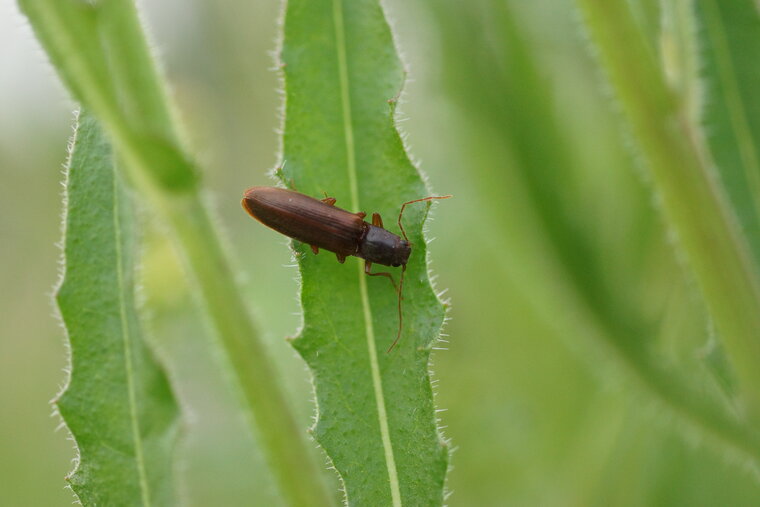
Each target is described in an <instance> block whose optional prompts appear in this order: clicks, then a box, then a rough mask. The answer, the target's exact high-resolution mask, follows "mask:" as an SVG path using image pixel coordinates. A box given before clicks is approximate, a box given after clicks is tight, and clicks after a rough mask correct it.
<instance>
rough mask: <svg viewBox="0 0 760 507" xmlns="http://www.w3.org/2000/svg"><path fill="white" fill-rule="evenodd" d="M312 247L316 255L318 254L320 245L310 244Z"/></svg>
mask: <svg viewBox="0 0 760 507" xmlns="http://www.w3.org/2000/svg"><path fill="white" fill-rule="evenodd" d="M309 246H310V247H311V251H312V252H314V255H317V254H318V253H319V247H318V246H317V245H309Z"/></svg>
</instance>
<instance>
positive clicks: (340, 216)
mask: <svg viewBox="0 0 760 507" xmlns="http://www.w3.org/2000/svg"><path fill="white" fill-rule="evenodd" d="M449 197H451V196H450V195H444V196H433V197H423V198H422V199H415V200H413V201H408V202H405V203H404V204H402V205H401V210H400V211H399V214H398V226H399V229H400V230H401V234H402V235H403V236H404V237H403V239H402V238H401V237H399V236H397V235H395V234H393V233H392V232H389V231H387V230H385V229H384V228H383V219H382V218H381V217H380V214H379V213H373V214H372V223H371V224H370V223H368V222H365V221H364V217H366V216H367V214H366V213H364V212H363V211H360V212H358V213H351V212H350V211H346V210H344V209H341V208H338V207H337V206H335V202H336V200H335V198H333V197H325V198H324V199H321V200H320V199H315V198H313V197H309V196H308V195H304V194H301V193H299V192H296V191H293V190H287V189H284V188H276V187H252V188H249V189H248V190H246V192H245V195H244V197H243V201H242V204H243V208H245V210H246V211H247V212H248V213H249V214H250V215H251V216H252V217H253V218H255V219H256V220H258V221H259V222H261V223H262V224H264V225H266V226H267V227H270V228H272V229H274V230H275V231H277V232H279V233H282V234H284V235H286V236H289V237H291V238H293V239H296V240H298V241H301V242H302V243H306V244H308V245H310V246H311V250H312V252H314V253H315V254H317V253H319V249H320V248H322V249H324V250H327V251H330V252H333V253H334V254H335V255H336V256H337V257H338V262H340V263H341V264H342V263H343V262H345V261H346V257H347V256H349V255H354V256H356V257H360V258H362V259H364V272H365V273H366V274H367V275H370V276H385V277H387V278H388V279H389V280H390V281H391V283H392V284H393V288H394V289H396V292H397V293H398V334H397V335H396V339H395V340H394V341H393V343H392V344H391V346H390V347H389V348H388V352H390V351H391V350H393V347H395V346H396V344H397V343H398V341H399V339H400V338H401V328H402V320H403V314H402V312H401V301H402V299H403V297H402V294H401V291H402V289H403V286H404V273H405V272H406V264H407V262H408V260H409V255H410V254H411V253H412V245H411V243H410V242H409V238H408V237H407V236H406V231H405V230H404V226H403V224H402V223H401V217H402V215H403V214H404V208H406V206H407V205H408V204H413V203H415V202H421V201H430V200H433V199H448V198H449ZM373 263H374V264H381V265H383V266H393V267H398V266H401V278H400V280H399V285H398V287H397V286H396V282H395V281H394V280H393V275H391V274H390V273H388V272H380V273H372V272H371V269H372V264H373Z"/></svg>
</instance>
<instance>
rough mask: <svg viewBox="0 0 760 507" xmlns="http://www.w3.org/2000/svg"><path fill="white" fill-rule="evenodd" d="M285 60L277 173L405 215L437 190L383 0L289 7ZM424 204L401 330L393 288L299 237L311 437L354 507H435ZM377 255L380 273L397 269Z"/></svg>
mask: <svg viewBox="0 0 760 507" xmlns="http://www.w3.org/2000/svg"><path fill="white" fill-rule="evenodd" d="M281 58H282V63H283V65H284V73H285V87H286V108H285V118H286V119H285V131H284V139H283V145H284V150H283V157H284V161H285V162H286V163H285V166H284V168H283V169H282V170H281V171H279V175H280V177H281V178H282V180H283V182H285V183H286V184H291V183H292V184H293V185H295V187H296V188H297V189H298V191H300V192H303V193H306V194H309V195H312V196H316V197H322V196H323V195H324V193H327V194H328V195H330V196H332V197H335V198H336V199H337V201H338V202H337V206H339V207H343V208H345V209H347V210H349V211H352V212H359V211H365V212H367V213H368V214H371V213H373V212H378V213H380V214H381V216H382V217H383V218H384V222H385V227H386V228H388V229H389V230H390V231H391V232H393V233H396V234H400V231H399V229H398V227H397V226H396V223H395V222H396V219H397V217H398V213H399V208H400V206H401V204H402V203H403V202H405V201H409V200H412V199H416V198H420V197H424V196H427V195H430V192H429V191H428V190H427V189H426V187H425V185H424V183H423V181H422V179H421V177H420V174H419V172H418V171H417V170H416V168H415V167H414V166H413V165H412V163H411V162H410V160H409V157H408V156H407V153H406V151H405V149H404V144H403V142H402V140H401V137H400V136H399V133H398V131H397V130H396V128H395V126H394V108H395V103H396V99H397V97H398V94H399V93H400V90H401V87H402V85H403V82H404V77H405V73H404V71H403V69H402V67H401V64H400V62H399V59H398V56H397V54H396V49H395V47H394V44H393V39H392V36H391V32H390V29H389V26H388V24H387V22H386V20H385V17H384V15H383V12H382V10H381V8H380V5H379V4H378V2H377V1H376V0H361V1H350V2H343V1H341V0H334V1H333V0H320V1H304V0H294V1H290V2H288V4H287V10H286V13H285V23H284V41H283V48H282V55H281ZM426 213H427V205H426V204H424V203H421V204H415V205H412V206H409V207H407V210H406V211H405V213H404V228H405V230H406V231H407V234H408V235H409V239H410V241H411V243H412V245H413V250H412V255H411V257H410V259H409V264H408V267H407V271H406V278H405V282H404V301H403V315H404V317H403V323H404V325H403V333H402V336H401V340H400V342H399V344H398V346H397V347H396V348H395V349H394V350H393V351H391V352H390V353H388V352H386V351H387V349H388V347H389V346H390V345H391V343H392V342H393V341H394V339H395V338H396V332H397V326H398V322H399V321H398V319H399V316H398V312H397V299H396V292H395V291H394V290H393V288H392V287H391V284H390V283H388V280H386V279H385V278H383V277H372V278H371V277H368V276H366V275H365V274H364V264H363V262H362V261H361V260H359V259H357V258H354V257H350V258H349V259H348V260H346V263H345V264H344V265H341V264H339V263H338V262H336V259H335V257H334V256H333V255H332V254H330V253H329V252H324V251H322V252H320V253H319V254H318V255H316V256H315V255H313V254H312V252H311V250H310V248H309V246H308V245H303V244H298V243H296V244H295V245H294V248H295V251H296V255H297V257H298V262H299V266H300V272H301V277H302V292H301V302H302V305H303V311H304V323H303V329H302V331H301V334H300V336H299V337H298V338H297V339H296V340H295V341H294V342H293V345H294V346H295V348H296V349H297V350H298V352H299V353H300V354H301V355H302V356H303V358H304V359H305V360H306V362H307V363H308V364H309V367H310V368H311V370H312V372H313V375H314V384H315V388H316V396H317V404H318V419H317V423H316V426H315V428H314V435H315V437H316V439H317V441H318V442H319V443H320V445H321V446H322V447H323V448H324V449H325V451H326V452H327V454H328V456H329V457H330V459H331V460H332V462H333V464H334V466H335V468H336V470H337V471H338V473H339V474H340V477H341V479H342V481H343V484H344V487H345V493H346V497H347V501H348V503H349V504H352V505H389V504H393V505H401V504H402V503H403V504H409V505H440V504H441V503H442V502H443V486H444V478H445V474H446V468H447V462H448V449H447V446H446V444H445V443H444V442H443V441H442V439H441V436H440V434H439V432H438V429H437V427H436V420H435V412H434V404H433V392H432V388H431V384H430V376H429V371H428V366H429V358H430V352H431V350H432V346H433V343H434V342H435V340H436V339H437V337H438V333H439V331H440V327H441V324H442V322H443V314H444V308H443V305H442V304H441V302H440V301H439V300H438V298H437V297H436V295H435V293H434V292H433V289H432V287H431V284H430V280H429V278H428V270H427V259H426V244H425V239H424V237H423V234H422V223H423V221H424V219H425V217H426ZM377 268H383V267H382V266H375V268H373V269H375V270H376V271H396V273H394V277H395V278H396V280H397V281H398V276H399V275H400V270H398V269H394V268H387V269H377Z"/></svg>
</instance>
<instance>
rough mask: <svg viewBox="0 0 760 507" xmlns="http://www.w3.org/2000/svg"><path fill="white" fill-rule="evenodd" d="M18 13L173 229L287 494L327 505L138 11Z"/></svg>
mask: <svg viewBox="0 0 760 507" xmlns="http://www.w3.org/2000/svg"><path fill="white" fill-rule="evenodd" d="M19 5H20V6H21V8H22V10H23V11H24V12H25V13H26V15H27V16H28V17H29V21H30V22H31V24H32V27H33V28H34V30H35V33H36V34H37V36H38V37H39V39H40V41H41V42H42V44H43V46H44V47H45V49H46V51H47V53H48V55H49V56H50V59H51V61H52V63H53V65H54V66H55V67H56V70H57V71H58V72H59V74H60V75H61V77H62V79H63V80H64V82H66V84H67V85H68V86H69V88H70V89H71V91H72V93H73V94H74V95H75V98H77V99H78V100H80V101H81V102H82V104H83V105H84V106H85V108H87V109H88V110H90V111H92V113H93V114H94V115H96V116H97V118H98V119H99V121H100V122H101V125H102V126H103V129H104V130H105V131H106V132H107V133H108V135H109V139H110V140H111V141H112V142H113V144H114V147H115V148H116V149H117V151H118V154H119V156H120V159H123V160H124V168H125V169H127V171H124V172H125V173H127V174H128V176H129V179H130V180H131V181H130V182H131V183H132V184H133V186H134V187H135V188H136V190H137V191H138V194H139V196H140V197H142V198H144V199H145V200H146V201H148V202H149V203H150V205H151V206H152V208H153V210H155V211H156V213H157V215H159V216H160V218H162V219H163V220H164V221H165V222H166V223H167V224H168V226H169V229H170V230H171V232H172V234H171V238H172V239H173V240H174V241H175V244H176V246H177V248H178V250H179V251H180V252H181V253H182V257H183V259H184V260H185V262H186V268H187V270H188V273H189V275H190V276H189V278H190V279H191V280H192V281H194V282H196V283H197V285H196V286H195V287H196V289H197V293H198V300H199V301H200V303H201V305H202V307H203V310H204V311H205V312H206V314H207V315H208V317H209V320H210V321H211V323H212V325H213V329H214V331H216V334H217V336H218V338H219V340H218V341H217V342H215V343H216V344H217V346H218V347H219V349H220V352H221V354H223V355H224V357H226V358H227V359H228V360H229V361H228V363H227V364H228V365H229V369H230V370H231V372H232V376H233V377H234V379H235V381H236V384H237V387H239V394H240V395H241V402H242V411H243V412H244V414H245V416H246V420H247V422H249V424H251V426H252V427H253V429H255V430H258V431H257V432H258V437H259V442H260V444H261V446H262V448H263V451H264V453H265V455H266V457H267V461H268V464H269V465H270V467H271V468H272V470H273V472H274V475H275V477H276V478H277V481H278V485H279V488H280V492H281V493H282V494H283V496H284V497H285V498H286V500H287V501H288V502H290V503H291V504H293V505H328V504H329V503H330V496H329V494H328V493H327V492H326V490H325V487H324V485H323V484H322V482H321V479H320V472H319V468H318V465H317V464H316V460H315V459H314V458H315V456H314V454H315V452H314V451H313V450H312V449H310V448H309V446H308V445H307V444H306V442H305V441H304V438H303V436H302V432H301V431H299V428H298V424H297V422H296V420H295V418H294V417H293V415H292V413H291V410H290V407H289V406H288V404H287V401H286V399H285V397H284V395H283V392H282V390H281V389H280V386H279V382H278V376H277V374H276V372H275V371H274V370H275V369H274V367H273V366H272V362H271V361H270V360H269V358H268V356H267V353H266V350H265V348H264V345H263V344H262V343H261V341H260V340H259V338H258V333H257V330H256V328H255V327H254V324H253V321H252V320H251V317H250V315H249V314H248V308H247V307H246V304H245V302H244V301H243V300H242V298H241V296H240V293H239V290H238V287H237V284H236V283H235V280H234V278H233V271H232V268H231V267H230V265H229V262H228V260H227V257H226V252H225V249H224V248H223V247H222V245H221V243H220V242H219V240H218V234H217V231H216V228H215V226H214V224H213V222H212V220H211V217H210V215H209V213H208V211H207V209H206V206H205V204H204V202H203V200H202V197H201V190H200V188H199V182H200V179H199V178H198V172H197V171H196V167H195V164H194V161H193V160H192V156H191V155H190V154H189V153H188V152H187V150H186V149H185V147H184V146H183V144H182V142H181V140H182V136H181V132H182V129H181V128H180V126H179V125H178V124H177V123H176V119H175V118H174V116H173V115H172V108H171V105H170V102H169V100H168V98H167V97H166V94H165V93H164V90H165V86H164V84H163V82H162V80H161V77H160V75H159V73H158V72H157V69H156V66H155V65H154V64H153V60H152V58H151V55H150V52H149V50H148V45H147V43H146V40H145V37H144V35H143V33H142V30H141V27H140V23H139V19H138V16H137V12H136V10H135V8H134V5H133V3H132V2H131V1H130V0H102V1H99V2H95V3H82V2H80V1H78V0H20V1H19Z"/></svg>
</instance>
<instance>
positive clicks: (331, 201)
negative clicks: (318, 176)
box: [322, 192, 337, 206]
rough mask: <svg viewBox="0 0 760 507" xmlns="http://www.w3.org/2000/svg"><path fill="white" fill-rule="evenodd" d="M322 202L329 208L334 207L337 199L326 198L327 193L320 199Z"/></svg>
mask: <svg viewBox="0 0 760 507" xmlns="http://www.w3.org/2000/svg"><path fill="white" fill-rule="evenodd" d="M322 202H323V203H325V204H329V205H330V206H335V203H336V202H337V199H336V198H335V197H328V196H327V192H325V198H324V199H322Z"/></svg>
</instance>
